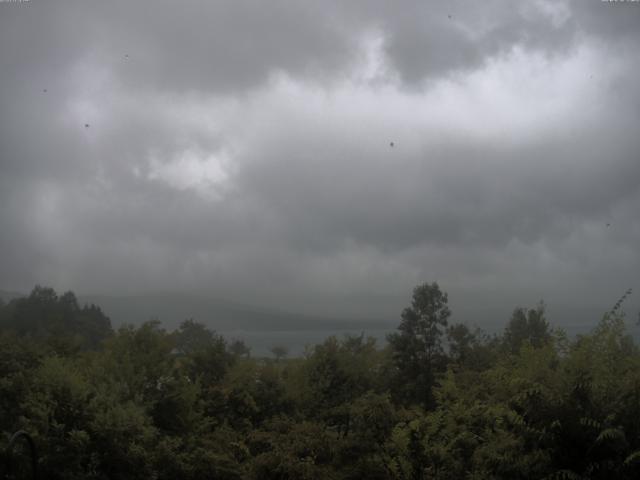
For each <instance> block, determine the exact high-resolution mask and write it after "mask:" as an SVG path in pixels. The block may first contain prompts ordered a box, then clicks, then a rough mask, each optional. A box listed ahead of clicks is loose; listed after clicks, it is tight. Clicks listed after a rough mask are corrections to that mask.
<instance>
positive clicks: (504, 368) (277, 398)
mask: <svg viewBox="0 0 640 480" xmlns="http://www.w3.org/2000/svg"><path fill="white" fill-rule="evenodd" d="M624 298H625V297H623V298H622V299H621V301H620V302H618V303H617V304H616V305H615V306H614V308H613V309H612V310H611V311H610V312H608V313H606V314H605V315H604V316H603V318H602V320H601V322H600V323H599V324H598V325H596V326H594V329H593V331H592V332H591V333H590V334H589V335H583V336H579V337H577V338H573V339H572V338H568V337H567V336H566V335H565V334H564V333H563V332H562V331H561V330H557V329H553V328H551V327H550V325H549V323H548V321H547V319H546V317H545V309H544V304H542V303H541V304H539V305H537V306H535V307H534V308H516V309H515V310H514V311H513V315H512V317H511V318H510V319H508V321H507V323H506V326H505V328H504V331H503V333H502V334H501V335H493V336H489V335H487V334H485V333H483V332H482V331H480V330H473V329H470V328H469V327H468V326H466V325H463V324H455V323H452V322H451V318H452V317H453V315H452V312H451V310H450V309H449V306H448V296H447V294H446V293H445V292H443V291H442V290H441V289H440V287H439V286H438V284H437V283H431V284H429V283H425V284H422V285H418V286H417V287H416V288H415V290H414V292H413V298H412V302H411V305H409V306H408V307H407V308H406V309H405V310H404V311H403V312H402V313H401V316H400V322H399V325H398V329H397V332H395V333H393V334H391V335H389V337H388V342H387V344H386V345H384V346H379V345H377V344H376V341H375V340H374V339H372V338H367V337H366V336H365V335H364V334H363V335H361V336H345V337H343V338H337V337H329V338H327V339H326V340H325V341H324V342H323V343H321V344H318V345H313V346H309V347H308V348H307V350H306V353H305V355H303V356H302V357H300V358H289V356H288V352H287V349H286V348H284V347H281V346H278V345H274V347H273V348H272V353H273V358H254V357H252V356H251V355H250V350H249V349H248V348H247V346H246V345H244V344H243V343H242V342H241V341H235V342H228V341H227V340H226V339H225V338H223V337H222V336H220V335H218V334H217V333H216V332H213V331H211V330H210V329H208V328H207V327H206V326H204V325H202V324H200V323H198V322H196V321H194V320H193V319H187V320H185V321H184V322H183V323H182V324H181V325H180V327H179V328H178V329H176V330H175V331H166V330H165V329H163V328H162V325H161V324H160V323H159V322H154V321H151V322H146V323H144V324H142V325H140V326H124V327H121V328H119V329H118V330H117V331H113V330H112V328H111V325H110V321H109V319H108V317H107V316H106V315H105V314H104V313H103V312H102V311H101V310H100V308H99V307H97V306H94V305H90V306H80V305H78V302H77V299H76V297H75V295H74V294H73V293H71V292H67V293H64V294H62V295H57V294H56V292H55V291H54V290H52V289H50V288H42V287H36V288H35V289H34V290H33V291H32V292H31V294H30V295H29V296H27V297H25V298H18V299H13V300H11V301H9V302H7V303H0V429H1V430H2V431H3V432H5V433H7V434H10V433H12V432H14V431H16V430H20V429H22V430H25V431H27V432H28V433H29V434H30V435H32V437H33V438H34V440H35V442H36V445H37V447H38V449H39V467H40V469H41V471H42V472H43V473H44V474H45V478H48V479H137V478H139V479H149V478H156V479H175V478H181V479H205V478H212V479H214V478H215V479H244V478H246V479H265V480H266V479H303V480H304V479H323V480H324V479H336V480H337V479H363V478H367V479H402V480H404V479H407V480H408V479H427V478H435V479H452V480H453V479H463V478H468V479H530V478H540V479H542V478H548V479H554V478H557V479H587V478H588V479H608V478H620V479H632V478H638V475H640V351H639V350H638V347H637V345H636V344H635V343H634V341H633V339H632V337H631V336H630V335H629V334H628V332H627V331H626V327H625V321H624V313H623V302H624ZM0 441H2V442H6V439H5V438H4V437H3V438H2V440H0ZM0 446H2V445H0ZM5 460H6V459H5Z"/></svg>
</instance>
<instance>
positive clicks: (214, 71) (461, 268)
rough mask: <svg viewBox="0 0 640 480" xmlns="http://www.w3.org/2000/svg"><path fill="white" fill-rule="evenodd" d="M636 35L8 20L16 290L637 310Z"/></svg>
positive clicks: (452, 11) (367, 9)
mask: <svg viewBox="0 0 640 480" xmlns="http://www.w3.org/2000/svg"><path fill="white" fill-rule="evenodd" d="M634 7H635V8H634ZM639 15H640V7H637V4H628V5H627V4H622V3H616V4H608V3H605V2H599V1H597V2H596V1H593V2H555V1H554V2H551V1H534V2H528V3H526V4H524V3H520V2H518V3H516V2H507V1H489V2H473V3H471V2H462V1H461V2H447V3H445V2H416V3H415V4H404V5H402V6H400V5H396V4H393V3H390V2H382V1H380V2H348V3H344V2H328V3H327V2H323V3H317V4H312V3H301V2H297V1H296V2H294V1H277V2H271V3H270V4H269V5H268V6H266V5H264V4H263V3H261V2H254V1H237V2H233V3H228V4H224V3H222V2H180V3H178V2H164V1H163V2H146V1H139V2H109V3H105V2H92V1H86V2H71V1H66V2H47V3H44V2H38V1H35V0H32V1H31V2H26V3H20V4H18V3H16V4H13V3H6V4H2V3H0V82H1V83H0V85H1V86H0V112H1V113H0V116H1V117H0V175H1V176H0V224H1V225H2V227H3V228H2V235H0V252H1V253H0V255H1V258H2V265H3V269H2V273H1V274H0V286H2V287H6V288H12V289H25V288H29V287H30V286H31V285H32V284H34V283H36V282H41V283H52V284H55V285H56V286H58V287H59V288H74V289H77V290H81V291H93V292H123V291H145V290H154V289H162V290H198V291H200V292H205V293H214V294H216V295H220V296H227V297H229V298H236V299H243V298H250V299H251V303H271V304H276V305H277V304H282V303H283V302H290V303H291V304H292V305H293V308H299V309H305V310H307V311H310V312H334V313H339V312H349V313H353V314H359V313H360V314H377V313H380V312H382V313H380V314H392V313H393V312H395V311H396V310H397V309H398V307H399V305H400V304H401V302H402V301H404V300H405V299H406V296H407V295H408V292H409V291H410V288H411V287H412V286H413V285H414V284H415V283H417V282H418V281H421V280H431V279H437V280H440V281H441V282H442V283H443V285H444V286H445V288H446V289H450V290H452V293H453V294H454V295H453V296H454V297H455V294H456V293H457V294H460V295H461V296H462V297H464V298H472V294H471V292H473V291H479V292H484V293H486V295H487V296H486V301H487V302H515V301H520V299H522V298H524V297H526V296H527V295H531V300H532V301H536V300H538V298H539V297H540V296H545V297H549V296H551V297H552V298H553V295H556V298H561V297H563V296H564V297H566V298H572V299H573V298H580V297H581V296H585V295H586V296H588V297H590V298H594V299H600V298H604V299H607V298H609V297H610V296H611V295H612V294H613V295H614V296H615V295H617V293H618V290H620V289H621V288H622V287H624V288H622V291H624V290H625V289H626V288H628V287H629V286H634V285H635V284H633V282H637V276H636V273H635V272H637V271H638V267H640V262H639V260H638V256H637V253H635V247H634V245H637V243H638V240H640V222H639V220H638V218H637V214H636V213H635V212H637V211H638V210H640V192H639V186H640V162H639V161H638V147H639V146H640V145H639V143H640V141H639V140H638V136H637V134H636V133H635V132H636V130H637V125H638V121H639V120H640V118H639V117H640V114H639V112H640V91H639V90H638V88H637V78H638V71H639V70H640V69H639V68H638V67H639V61H638V60H637V58H636V57H637V55H636V54H635V52H636V51H637V50H636V49H637V43H638V41H640V34H639V32H640V28H637V27H639V26H640V16H639ZM45 90H46V92H45ZM85 125H89V126H85ZM391 142H393V144H394V146H393V147H391V145H390V144H391ZM607 223H609V224H610V225H611V226H610V227H606V225H607ZM569 284H571V285H572V286H571V287H569V286H567V285H569ZM632 284H633V285H632ZM612 292H613V293H612ZM465 296H466V297H465ZM474 298H476V299H475V300H474V301H475V302H477V301H478V300H477V297H474ZM505 298H506V300H505ZM527 298H529V297H526V298H525V300H526V299H527ZM398 299H400V303H398ZM510 306H512V305H511V303H510Z"/></svg>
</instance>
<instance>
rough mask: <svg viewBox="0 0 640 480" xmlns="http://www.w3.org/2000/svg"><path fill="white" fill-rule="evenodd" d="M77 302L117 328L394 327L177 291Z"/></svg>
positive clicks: (2, 293)
mask: <svg viewBox="0 0 640 480" xmlns="http://www.w3.org/2000/svg"><path fill="white" fill-rule="evenodd" d="M59 293H61V292H59ZM26 295H28V294H26V293H19V292H11V291H6V290H0V298H1V299H2V300H4V301H5V302H9V301H11V300H12V299H14V298H20V297H24V296H26ZM78 302H79V303H80V305H84V304H95V305H97V306H99V307H100V308H101V309H102V311H103V312H104V313H105V314H106V315H107V316H108V317H109V318H110V319H111V322H112V324H113V326H114V327H115V328H117V327H119V326H120V325H123V324H132V325H139V324H141V323H143V322H146V321H148V320H152V319H157V320H159V321H160V322H161V323H162V325H163V327H165V328H167V329H174V328H176V327H177V326H178V325H180V323H181V322H182V321H184V320H186V319H189V318H192V319H194V320H195V321H197V322H199V323H202V324H205V325H206V326H207V327H209V328H211V329H214V330H217V331H242V330H246V331H252V332H260V331H265V332H269V331H292V330H295V331H305V330H327V331H336V332H340V331H344V330H350V331H353V330H364V331H368V330H381V329H382V330H385V329H390V328H393V327H394V326H395V322H394V321H392V320H388V321H385V320H382V319H356V318H331V317H322V316H312V315H306V314H300V313H295V312H286V311H277V310H274V309H268V308H261V307H254V306H247V305H241V304H236V303H233V302H229V301H225V300H220V299H210V298H206V297H200V296H196V295H186V294H174V293H162V294H160V293H157V294H144V295H131V296H125V295H122V296H120V295H78Z"/></svg>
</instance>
